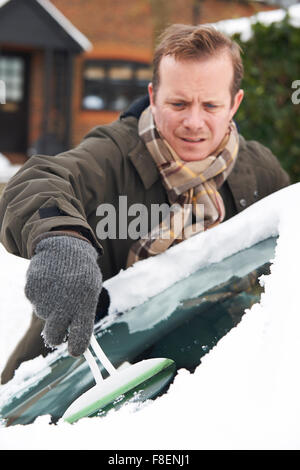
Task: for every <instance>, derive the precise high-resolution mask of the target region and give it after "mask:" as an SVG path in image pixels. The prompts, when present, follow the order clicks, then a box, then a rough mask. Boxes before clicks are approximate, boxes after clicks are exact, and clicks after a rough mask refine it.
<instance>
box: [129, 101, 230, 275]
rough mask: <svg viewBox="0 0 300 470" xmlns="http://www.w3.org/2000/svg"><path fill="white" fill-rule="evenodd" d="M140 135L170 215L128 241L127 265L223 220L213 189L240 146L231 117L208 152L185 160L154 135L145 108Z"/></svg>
mask: <svg viewBox="0 0 300 470" xmlns="http://www.w3.org/2000/svg"><path fill="white" fill-rule="evenodd" d="M139 135H140V137H141V139H142V140H143V141H144V143H145V145H146V147H147V149H148V150H149V152H150V154H151V156H152V158H153V160H154V161H155V163H156V165H157V167H158V170H159V172H160V176H161V178H162V182H163V185H164V187H165V189H166V191H167V196H168V200H169V203H170V205H171V208H170V209H171V210H170V213H169V217H166V218H165V219H164V220H162V222H161V223H160V224H159V225H158V226H157V227H154V228H153V229H152V230H151V231H150V233H149V234H148V235H147V236H145V237H143V238H141V239H139V240H138V241H137V242H135V243H134V244H133V245H132V247H131V249H130V252H129V255H128V259H127V267H128V266H131V265H132V264H133V263H135V262H136V261H138V260H140V259H144V258H148V257H149V256H154V255H157V254H159V253H162V252H164V251H165V250H167V249H168V248H169V247H170V246H172V245H174V244H177V243H180V242H181V241H183V240H185V239H187V238H189V237H190V236H192V235H195V234H196V233H199V232H200V231H203V230H206V229H208V228H211V227H214V226H215V225H218V224H219V223H220V222H222V220H223V219H224V217H225V207H224V203H223V200H222V197H221V195H220V194H219V192H218V189H219V188H220V187H221V186H222V184H223V183H224V181H225V180H226V178H227V177H228V175H229V174H230V172H231V171H232V169H233V167H234V164H235V161H236V158H237V154H238V147H239V138H238V132H237V129H236V126H235V124H234V122H233V121H231V122H230V125H229V131H228V133H227V134H226V136H225V137H224V139H223V141H222V142H221V144H220V146H219V147H218V149H217V150H216V152H215V153H214V154H213V155H210V156H208V157H207V158H205V159H204V160H199V161H192V162H185V161H183V160H181V159H180V158H179V156H178V155H176V153H175V152H174V150H173V149H172V148H171V147H170V145H169V144H168V143H167V142H166V140H164V138H163V137H162V136H161V135H160V134H159V132H158V130H157V128H156V127H155V123H154V120H153V116H152V112H151V108H150V107H148V108H147V109H145V111H144V112H143V113H142V115H141V117H140V119H139Z"/></svg>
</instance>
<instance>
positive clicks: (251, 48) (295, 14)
mask: <svg viewBox="0 0 300 470" xmlns="http://www.w3.org/2000/svg"><path fill="white" fill-rule="evenodd" d="M172 23H185V24H200V23H213V24H214V25H215V26H216V27H217V28H219V29H221V30H223V31H224V32H226V33H227V34H229V35H232V36H233V37H234V38H235V39H236V40H237V41H238V42H239V43H240V44H241V46H242V49H243V58H244V64H245V79H244V83H243V88H244V89H245V92H246V96H245V99H244V101H243V103H242V106H241V108H240V110H239V112H238V114H237V116H236V122H237V124H238V127H239V130H240V132H241V133H242V134H243V135H244V137H246V138H248V139H254V140H259V141H260V142H261V143H263V144H265V145H266V146H268V147H269V148H271V150H272V151H273V153H274V154H275V155H277V156H278V158H279V159H280V161H281V163H282V165H283V166H284V168H285V169H286V170H287V171H288V172H289V174H290V175H291V178H292V181H293V182H296V181H300V157H299V155H300V104H297V103H296V101H295V100H292V94H293V93H296V91H297V90H295V89H293V88H292V84H293V83H294V82H295V81H297V80H299V90H300V3H299V2H298V1H292V0H279V1H275V0H268V1H259V0H256V1H254V0H249V1H248V0H51V1H50V0H0V185H1V181H2V187H3V184H5V180H7V178H8V177H9V176H10V172H13V171H14V170H16V169H17V168H18V166H17V165H22V164H23V163H24V162H25V161H26V160H27V159H28V158H30V156H31V155H33V154H35V153H44V154H48V155H55V154H57V153H59V152H61V151H64V150H66V149H68V148H71V147H73V146H75V145H76V144H78V143H79V142H80V141H81V139H82V138H83V136H84V135H85V134H86V133H87V132H88V131H89V130H90V129H91V128H92V127H94V126H96V125H98V124H105V123H109V122H111V121H112V120H115V119H117V118H118V115H119V114H120V112H122V111H123V110H124V109H126V108H127V107H128V105H129V104H130V103H131V102H132V101H133V100H134V99H136V98H138V97H139V96H143V95H145V94H146V93H147V85H148V83H149V81H151V60H152V54H153V48H154V46H155V43H156V40H157V37H158V35H159V33H160V32H161V31H162V30H163V29H164V28H165V27H166V26H167V25H169V24H172ZM296 84H297V83H296ZM294 96H295V95H294ZM298 97H299V99H298V101H300V92H299V94H298ZM293 101H294V102H293ZM11 165H14V166H13V167H12V166H11ZM0 191H1V189H0Z"/></svg>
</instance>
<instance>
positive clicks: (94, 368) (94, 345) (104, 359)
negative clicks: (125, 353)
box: [83, 335, 117, 384]
mask: <svg viewBox="0 0 300 470" xmlns="http://www.w3.org/2000/svg"><path fill="white" fill-rule="evenodd" d="M90 347H91V348H92V349H93V350H94V353H95V354H96V356H97V358H98V359H99V361H100V362H101V364H102V365H103V366H104V367H105V369H106V370H107V372H108V373H109V374H110V375H114V374H116V372H117V371H116V369H115V367H114V366H113V365H112V363H111V362H110V360H109V359H108V357H107V356H106V354H104V352H103V350H102V349H101V347H100V345H99V343H98V341H97V340H96V338H95V336H94V335H92V336H91V341H90ZM83 355H84V357H85V359H86V361H87V363H88V365H89V366H90V369H91V371H92V374H93V376H94V379H95V381H96V384H99V383H101V382H103V377H102V375H101V372H100V369H99V367H98V364H97V362H96V360H95V358H94V356H93V355H92V353H91V352H90V351H89V349H87V350H86V351H85V352H84V353H83Z"/></svg>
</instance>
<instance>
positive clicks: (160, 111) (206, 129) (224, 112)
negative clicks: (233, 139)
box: [149, 52, 243, 161]
mask: <svg viewBox="0 0 300 470" xmlns="http://www.w3.org/2000/svg"><path fill="white" fill-rule="evenodd" d="M159 76H160V83H159V86H158V90H157V91H156V93H155V96H154V93H153V87H152V84H151V83H150V84H149V96H150V104H151V109H152V113H153V116H154V120H155V124H156V126H157V128H158V130H159V131H160V133H161V134H162V135H163V137H164V138H165V139H166V140H167V142H168V143H169V145H170V146H171V147H172V148H173V150H175V152H176V153H177V155H179V157H180V158H181V159H182V160H185V161H195V160H203V159H205V158H206V157H207V156H209V155H211V154H212V153H213V152H214V150H216V149H217V147H218V146H219V144H220V143H221V141H222V139H223V137H224V136H225V134H226V132H227V130H228V125H229V122H230V120H231V119H232V117H233V116H234V114H235V113H236V111H237V109H238V107H239V105H240V103H241V101H242V98H243V91H242V90H239V92H238V93H237V94H236V96H235V98H234V102H233V103H232V101H231V100H232V98H231V93H230V86H231V83H232V79H233V66H232V62H231V59H230V57H229V55H228V53H227V52H222V53H220V54H219V55H217V56H215V57H211V58H208V59H202V60H194V59H190V60H175V59H174V57H172V56H164V57H163V58H162V60H161V62H160V69H159Z"/></svg>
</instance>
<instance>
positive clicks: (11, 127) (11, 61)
mask: <svg viewBox="0 0 300 470" xmlns="http://www.w3.org/2000/svg"><path fill="white" fill-rule="evenodd" d="M28 77H29V55H28V54H21V53H17V52H16V53H14V52H11V51H9V52H3V51H2V52H1V53H0V90H1V95H0V152H2V153H4V154H5V152H22V153H26V151H27V134H28Z"/></svg>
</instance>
